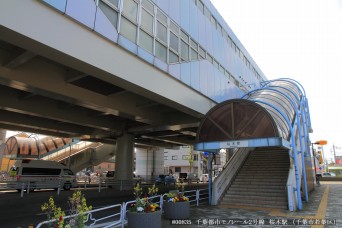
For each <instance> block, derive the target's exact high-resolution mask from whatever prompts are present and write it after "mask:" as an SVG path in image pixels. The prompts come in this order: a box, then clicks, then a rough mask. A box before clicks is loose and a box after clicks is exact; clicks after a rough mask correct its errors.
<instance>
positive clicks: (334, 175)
mask: <svg viewBox="0 0 342 228" xmlns="http://www.w3.org/2000/svg"><path fill="white" fill-rule="evenodd" d="M323 177H336V174H335V173H330V172H326V173H323Z"/></svg>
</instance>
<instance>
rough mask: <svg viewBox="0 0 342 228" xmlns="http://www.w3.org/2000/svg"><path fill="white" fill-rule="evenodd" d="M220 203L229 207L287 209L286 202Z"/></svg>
mask: <svg viewBox="0 0 342 228" xmlns="http://www.w3.org/2000/svg"><path fill="white" fill-rule="evenodd" d="M220 205H226V206H231V207H241V206H248V207H265V208H279V209H284V210H286V209H288V207H287V204H284V205H283V204H280V205H270V204H255V203H243V202H242V203H239V202H221V203H220Z"/></svg>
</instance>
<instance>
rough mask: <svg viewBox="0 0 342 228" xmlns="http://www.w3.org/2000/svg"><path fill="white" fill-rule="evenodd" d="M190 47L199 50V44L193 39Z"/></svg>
mask: <svg viewBox="0 0 342 228" xmlns="http://www.w3.org/2000/svg"><path fill="white" fill-rule="evenodd" d="M190 45H191V47H193V48H194V49H195V50H197V46H198V45H197V43H196V42H195V41H193V40H192V39H190Z"/></svg>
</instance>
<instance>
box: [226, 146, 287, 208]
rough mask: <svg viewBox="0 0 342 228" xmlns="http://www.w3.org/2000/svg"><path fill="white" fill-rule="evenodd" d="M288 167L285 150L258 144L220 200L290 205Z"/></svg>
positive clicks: (257, 204)
mask: <svg viewBox="0 0 342 228" xmlns="http://www.w3.org/2000/svg"><path fill="white" fill-rule="evenodd" d="M289 167H290V160H289V155H288V152H287V151H286V150H282V149H279V148H272V149H270V148H259V149H256V150H254V151H252V152H251V153H250V154H249V156H248V158H247V159H246V162H245V163H244V164H243V166H242V168H241V169H240V171H239V172H238V174H237V176H236V177H235V179H234V180H233V182H232V184H231V185H230V187H229V189H228V190H227V192H226V194H225V196H224V197H223V198H222V200H221V203H220V204H221V205H231V206H253V207H269V208H281V209H287V208H288V207H287V204H288V202H287V191H286V182H287V177H288V172H289Z"/></svg>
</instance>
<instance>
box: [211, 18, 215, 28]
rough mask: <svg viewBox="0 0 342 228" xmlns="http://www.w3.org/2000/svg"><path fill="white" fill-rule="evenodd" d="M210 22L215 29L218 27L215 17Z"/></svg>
mask: <svg viewBox="0 0 342 228" xmlns="http://www.w3.org/2000/svg"><path fill="white" fill-rule="evenodd" d="M210 22H211V24H212V25H213V26H214V27H216V20H215V18H214V17H213V16H211V17H210Z"/></svg>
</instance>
